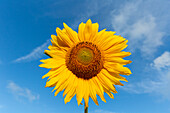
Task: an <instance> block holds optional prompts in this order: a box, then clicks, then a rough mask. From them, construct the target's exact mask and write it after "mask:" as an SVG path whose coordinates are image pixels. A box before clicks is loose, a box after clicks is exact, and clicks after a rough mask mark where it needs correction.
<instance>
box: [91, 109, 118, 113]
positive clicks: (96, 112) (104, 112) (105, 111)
mask: <svg viewBox="0 0 170 113" xmlns="http://www.w3.org/2000/svg"><path fill="white" fill-rule="evenodd" d="M94 113H117V112H112V111H107V110H102V109H98V110H95V111H94Z"/></svg>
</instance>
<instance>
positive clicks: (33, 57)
mask: <svg viewBox="0 0 170 113" xmlns="http://www.w3.org/2000/svg"><path fill="white" fill-rule="evenodd" d="M49 42H50V40H47V41H46V42H45V43H44V44H42V45H41V46H39V47H37V48H35V49H34V50H33V51H32V52H30V53H29V54H28V55H25V56H22V57H19V58H17V59H15V60H14V61H13V63H17V62H26V61H32V60H37V59H39V58H41V57H42V55H43V53H44V50H45V49H46V48H47V46H48V45H49Z"/></svg>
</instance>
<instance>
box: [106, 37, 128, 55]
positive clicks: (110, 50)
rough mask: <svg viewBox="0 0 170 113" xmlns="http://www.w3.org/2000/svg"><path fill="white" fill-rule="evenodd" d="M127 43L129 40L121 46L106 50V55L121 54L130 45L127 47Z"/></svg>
mask: <svg viewBox="0 0 170 113" xmlns="http://www.w3.org/2000/svg"><path fill="white" fill-rule="evenodd" d="M127 42H128V40H126V41H124V42H122V43H120V44H117V45H113V46H112V47H110V48H108V49H107V50H105V53H106V54H113V53H117V52H120V51H122V50H123V49H125V48H126V47H127V46H128V45H126V43H127Z"/></svg>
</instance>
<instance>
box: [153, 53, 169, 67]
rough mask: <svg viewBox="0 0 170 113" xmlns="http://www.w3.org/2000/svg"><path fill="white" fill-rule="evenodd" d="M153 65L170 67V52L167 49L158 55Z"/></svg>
mask: <svg viewBox="0 0 170 113" xmlns="http://www.w3.org/2000/svg"><path fill="white" fill-rule="evenodd" d="M151 66H153V67H155V68H157V69H162V68H168V67H170V52H169V51H166V52H164V53H163V54H162V55H161V56H159V57H157V58H156V59H155V60H154V61H153V63H152V64H151Z"/></svg>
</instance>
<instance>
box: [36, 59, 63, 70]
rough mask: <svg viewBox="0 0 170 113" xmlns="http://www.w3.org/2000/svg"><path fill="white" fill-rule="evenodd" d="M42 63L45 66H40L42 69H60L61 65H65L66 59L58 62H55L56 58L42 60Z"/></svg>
mask: <svg viewBox="0 0 170 113" xmlns="http://www.w3.org/2000/svg"><path fill="white" fill-rule="evenodd" d="M40 62H43V63H44V64H40V65H39V66H40V67H44V68H58V67H60V66H61V65H63V64H65V59H63V58H61V59H58V60H55V59H54V58H49V59H45V60H40Z"/></svg>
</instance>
